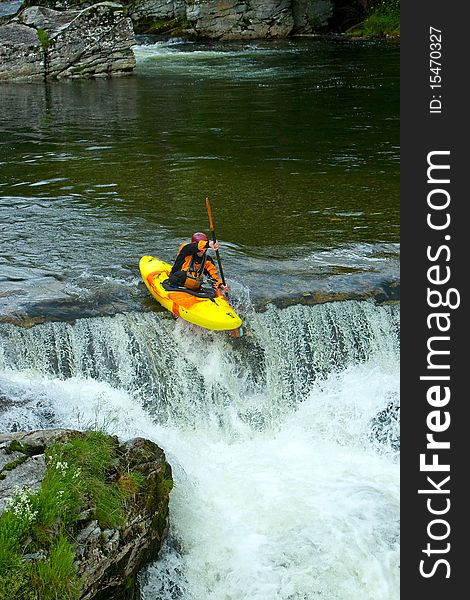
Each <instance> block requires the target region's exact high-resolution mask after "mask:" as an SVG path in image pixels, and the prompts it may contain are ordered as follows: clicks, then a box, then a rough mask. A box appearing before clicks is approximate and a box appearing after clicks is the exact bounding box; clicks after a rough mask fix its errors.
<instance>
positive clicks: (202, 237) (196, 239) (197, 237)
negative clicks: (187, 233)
mask: <svg viewBox="0 0 470 600" xmlns="http://www.w3.org/2000/svg"><path fill="white" fill-rule="evenodd" d="M202 240H204V241H205V242H208V241H209V238H208V237H207V235H206V234H205V233H202V231H197V232H196V233H194V234H193V237H192V238H191V242H201V241H202Z"/></svg>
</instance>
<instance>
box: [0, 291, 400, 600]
mask: <svg viewBox="0 0 470 600" xmlns="http://www.w3.org/2000/svg"><path fill="white" fill-rule="evenodd" d="M248 325H249V326H248V328H247V335H246V337H245V338H242V340H230V339H228V338H227V337H226V336H223V335H220V334H215V333H211V332H203V331H200V330H198V329H197V328H194V327H192V326H190V325H189V324H185V323H182V322H180V321H177V322H175V321H173V319H170V318H166V315H162V314H161V313H160V314H153V313H129V314H122V315H116V316H115V317H102V318H95V319H81V320H77V321H76V322H75V323H62V322H61V323H48V324H43V325H38V326H36V327H33V328H31V329H22V328H19V327H14V326H12V325H0V341H1V345H0V392H1V395H2V399H3V400H4V411H3V412H2V413H0V420H1V423H2V429H4V430H14V429H34V428H39V427H50V426H61V427H76V428H81V429H83V428H89V427H101V428H105V429H106V430H108V431H109V432H110V433H115V434H117V435H119V436H120V437H122V438H125V439H127V438H130V437H134V436H144V437H147V438H149V439H152V440H154V441H155V442H157V443H158V444H159V445H160V446H161V447H162V448H164V450H165V452H166V454H167V458H168V460H169V462H170V464H171V466H172V468H173V475H174V483H175V485H174V489H173V491H172V493H171V501H170V522H171V526H170V534H169V538H168V540H167V543H166V545H165V547H164V550H163V552H162V553H161V556H160V558H159V560H158V561H157V562H155V563H154V564H153V565H151V566H150V567H148V568H147V569H146V570H145V571H143V572H142V573H141V575H140V581H141V586H142V593H143V598H144V600H170V599H174V598H182V599H184V600H245V599H246V600H314V599H316V598H319V599H322V600H351V599H355V598H362V599H367V600H395V599H397V598H398V597H399V419H398V414H399V410H398V409H399V340H398V329H399V309H398V308H397V307H389V306H383V307H379V306H375V305H374V304H373V303H369V302H355V301H350V302H341V303H332V304H328V305H322V306H313V307H305V306H293V307H290V308H288V309H284V310H280V309H277V308H275V307H272V306H271V307H269V308H268V310H267V311H266V312H264V313H253V314H251V315H250V319H249V324H248Z"/></svg>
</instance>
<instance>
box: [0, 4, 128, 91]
mask: <svg viewBox="0 0 470 600" xmlns="http://www.w3.org/2000/svg"><path fill="white" fill-rule="evenodd" d="M133 44H135V37H134V31H133V27H132V22H131V20H130V19H129V18H128V17H126V16H125V15H124V13H123V10H122V6H121V5H120V4H113V3H111V2H102V3H99V4H94V5H92V6H89V7H87V8H84V9H75V10H65V11H56V10H53V9H50V8H45V7H40V6H32V7H30V8H26V9H25V10H23V11H22V12H21V13H20V14H19V15H18V16H16V17H15V18H13V19H11V20H10V21H9V22H8V23H7V24H5V25H3V26H0V81H1V80H2V79H40V78H44V79H61V78H75V77H92V76H95V77H96V76H106V75H116V74H125V73H129V72H131V71H132V70H133V69H134V67H135V57H134V53H133V52H132V45H133Z"/></svg>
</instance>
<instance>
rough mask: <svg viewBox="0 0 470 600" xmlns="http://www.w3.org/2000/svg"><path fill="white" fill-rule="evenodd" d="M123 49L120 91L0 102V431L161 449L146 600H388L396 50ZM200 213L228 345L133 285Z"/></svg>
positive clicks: (21, 94)
mask: <svg viewBox="0 0 470 600" xmlns="http://www.w3.org/2000/svg"><path fill="white" fill-rule="evenodd" d="M135 52H136V57H137V68H136V72H135V74H134V75H133V76H131V77H126V78H121V79H119V78H118V79H112V80H98V81H72V82H55V83H51V84H48V85H45V84H44V83H16V84H4V85H2V86H0V100H1V105H2V124H1V126H0V127H1V139H0V172H1V178H0V211H1V219H0V227H1V236H2V237H1V239H0V245H1V252H0V398H1V405H0V423H1V429H2V430H7V431H11V430H18V429H34V428H40V427H51V426H62V427H77V428H88V427H104V428H105V429H107V430H108V431H110V432H112V433H116V434H118V435H120V436H121V437H123V438H128V437H132V436H136V435H143V436H145V437H148V438H150V439H152V440H154V441H156V442H157V443H158V444H159V445H160V446H162V447H163V448H164V450H165V452H166V453H167V456H168V459H169V462H170V463H171V465H172V468H173V472H174V482H175V486H174V489H173V491H172V493H171V503H170V520H171V527H170V534H169V538H168V541H167V543H166V545H165V548H164V550H163V552H162V553H161V556H160V559H159V560H158V561H157V562H156V563H154V564H153V565H151V566H150V567H149V568H147V569H145V570H144V571H143V572H142V573H141V574H140V583H141V588H142V595H143V600H172V599H175V598H181V599H183V600H209V599H210V600H315V599H322V600H350V599H352V598H364V599H367V600H396V599H398V597H399V315H400V311H399V305H398V304H397V303H395V302H393V303H385V304H384V303H383V300H396V299H397V298H398V291H397V290H398V289H399V213H398V204H399V185H398V181H399V148H398V139H399V116H398V88H399V48H398V47H396V46H389V45H386V44H380V43H357V44H347V43H344V42H340V41H337V42H325V41H319V40H314V39H310V38H309V39H306V38H298V39H293V40H289V41H282V42H272V43H268V42H251V43H225V44H218V43H212V44H196V43H190V42H187V41H183V40H171V41H168V40H161V39H156V38H149V37H142V38H140V39H139V45H138V46H137V47H136V48H135ZM206 197H209V198H210V199H211V202H212V206H213V211H214V220H215V226H216V233H217V235H218V238H219V239H220V243H221V257H222V261H223V267H224V273H225V275H226V277H227V280H228V282H229V284H230V286H231V299H232V302H233V304H234V306H235V308H236V310H237V312H238V313H239V314H240V316H241V317H242V318H243V320H244V326H245V335H244V336H243V337H242V338H241V339H239V340H233V339H230V338H228V337H226V336H225V335H224V334H221V333H218V332H208V331H204V330H201V329H198V328H196V327H194V326H192V325H190V324H188V323H185V322H183V321H181V320H175V319H174V318H173V317H172V316H171V315H170V314H169V313H168V312H166V311H164V310H163V309H161V307H158V306H156V303H155V302H154V301H153V299H152V298H151V297H150V296H149V294H148V292H147V290H146V288H145V286H144V285H143V283H142V282H141V280H140V276H139V273H138V260H139V258H140V256H142V255H144V254H153V255H154V256H158V257H160V258H162V259H164V260H168V261H169V262H171V260H172V259H173V258H174V255H175V252H176V250H177V248H178V246H179V244H180V243H181V242H182V241H184V240H185V239H187V238H188V237H189V236H190V235H191V234H192V232H193V231H196V230H201V229H202V230H204V229H207V225H208V222H207V215H206V213H205V207H204V199H205V198H206ZM320 299H323V300H329V301H328V302H326V303H320V304H316V303H315V302H316V301H318V300H320Z"/></svg>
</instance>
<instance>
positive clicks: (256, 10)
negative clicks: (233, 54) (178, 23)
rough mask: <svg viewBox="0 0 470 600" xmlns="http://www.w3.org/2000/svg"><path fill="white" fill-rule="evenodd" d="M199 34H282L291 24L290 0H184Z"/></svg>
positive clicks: (228, 36)
mask: <svg viewBox="0 0 470 600" xmlns="http://www.w3.org/2000/svg"><path fill="white" fill-rule="evenodd" d="M186 17H187V19H188V22H189V23H190V24H191V27H192V28H193V30H194V31H195V33H196V35H197V36H198V37H203V38H215V39H220V40H231V39H233V40H237V39H259V38H285V37H287V36H288V35H289V34H290V33H291V32H292V30H293V28H294V18H293V14H292V0H246V1H244V2H242V1H240V0H187V9H186Z"/></svg>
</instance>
